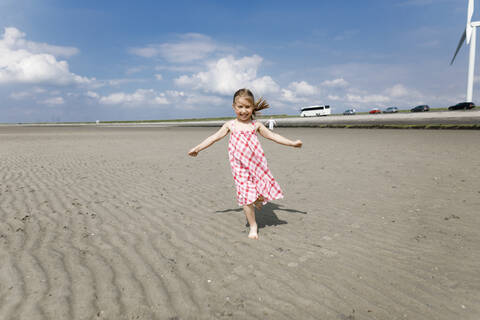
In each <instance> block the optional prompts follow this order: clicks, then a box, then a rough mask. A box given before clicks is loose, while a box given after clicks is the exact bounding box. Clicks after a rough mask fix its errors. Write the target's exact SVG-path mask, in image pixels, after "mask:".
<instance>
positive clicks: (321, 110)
mask: <svg viewBox="0 0 480 320" xmlns="http://www.w3.org/2000/svg"><path fill="white" fill-rule="evenodd" d="M329 114H332V110H331V109H330V106H328V105H318V106H310V107H305V108H302V109H301V113H300V116H301V117H319V116H327V115H329Z"/></svg>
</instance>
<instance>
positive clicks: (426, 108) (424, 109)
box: [410, 104, 430, 112]
mask: <svg viewBox="0 0 480 320" xmlns="http://www.w3.org/2000/svg"><path fill="white" fill-rule="evenodd" d="M427 111H430V107H429V106H427V105H426V104H422V105H420V106H416V107H415V108H412V109H411V110H410V112H427Z"/></svg>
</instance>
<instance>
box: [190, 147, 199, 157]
mask: <svg viewBox="0 0 480 320" xmlns="http://www.w3.org/2000/svg"><path fill="white" fill-rule="evenodd" d="M188 155H189V156H192V157H196V156H197V155H198V151H197V148H192V149H191V150H190V151H188Z"/></svg>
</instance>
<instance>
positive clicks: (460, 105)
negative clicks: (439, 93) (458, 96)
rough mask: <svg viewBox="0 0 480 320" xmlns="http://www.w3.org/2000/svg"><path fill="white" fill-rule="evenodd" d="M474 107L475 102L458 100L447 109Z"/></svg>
mask: <svg viewBox="0 0 480 320" xmlns="http://www.w3.org/2000/svg"><path fill="white" fill-rule="evenodd" d="M473 108H475V104H474V103H473V102H460V103H457V104H456V105H454V106H450V107H448V110H467V109H473Z"/></svg>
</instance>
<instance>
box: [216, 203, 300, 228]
mask: <svg viewBox="0 0 480 320" xmlns="http://www.w3.org/2000/svg"><path fill="white" fill-rule="evenodd" d="M276 210H282V211H286V212H292V213H301V214H307V212H305V211H300V210H295V209H285V208H282V206H281V205H278V204H276V203H271V202H269V203H267V204H266V205H264V206H263V207H262V208H261V209H260V210H259V209H255V219H256V220H257V224H258V228H259V229H261V228H264V227H265V226H278V225H280V224H287V221H285V220H280V219H279V218H278V217H277V215H276V214H275V211H276ZM232 211H235V212H242V211H243V208H241V207H240V208H235V209H225V210H219V211H215V213H226V212H232ZM246 225H247V226H248V222H247V224H246Z"/></svg>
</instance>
